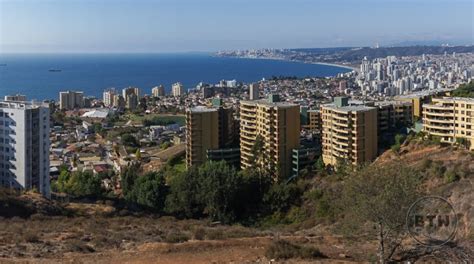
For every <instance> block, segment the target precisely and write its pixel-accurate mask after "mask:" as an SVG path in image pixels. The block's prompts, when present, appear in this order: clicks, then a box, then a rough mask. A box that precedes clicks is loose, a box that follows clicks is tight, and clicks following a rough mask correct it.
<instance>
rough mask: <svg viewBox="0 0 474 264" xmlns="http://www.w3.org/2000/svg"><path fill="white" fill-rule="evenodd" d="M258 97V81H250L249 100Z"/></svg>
mask: <svg viewBox="0 0 474 264" xmlns="http://www.w3.org/2000/svg"><path fill="white" fill-rule="evenodd" d="M258 99H260V89H259V84H258V83H251V84H250V85H249V100H252V101H253V100H258Z"/></svg>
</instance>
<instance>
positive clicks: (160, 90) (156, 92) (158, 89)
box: [151, 85, 165, 97]
mask: <svg viewBox="0 0 474 264" xmlns="http://www.w3.org/2000/svg"><path fill="white" fill-rule="evenodd" d="M151 94H152V95H153V97H160V96H165V87H164V86H163V85H160V86H155V87H153V88H152V89H151Z"/></svg>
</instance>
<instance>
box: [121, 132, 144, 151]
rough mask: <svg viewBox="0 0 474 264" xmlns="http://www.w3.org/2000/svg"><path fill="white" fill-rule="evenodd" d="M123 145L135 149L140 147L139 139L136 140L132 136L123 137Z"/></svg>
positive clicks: (124, 135)
mask: <svg viewBox="0 0 474 264" xmlns="http://www.w3.org/2000/svg"><path fill="white" fill-rule="evenodd" d="M122 144H124V145H125V146H128V147H134V148H138V147H139V146H140V143H139V142H138V140H137V138H135V137H134V136H132V135H131V134H123V135H122Z"/></svg>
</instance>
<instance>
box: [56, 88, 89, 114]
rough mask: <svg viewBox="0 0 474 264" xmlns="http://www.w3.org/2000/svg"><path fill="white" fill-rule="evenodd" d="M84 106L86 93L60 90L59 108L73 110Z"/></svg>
mask: <svg viewBox="0 0 474 264" xmlns="http://www.w3.org/2000/svg"><path fill="white" fill-rule="evenodd" d="M82 107H84V93H83V92H75V91H65V92H59V108H60V109H64V110H73V109H76V108H82Z"/></svg>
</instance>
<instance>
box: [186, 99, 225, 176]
mask: <svg viewBox="0 0 474 264" xmlns="http://www.w3.org/2000/svg"><path fill="white" fill-rule="evenodd" d="M218 128H219V118H218V112H217V109H213V108H206V107H196V108H191V109H188V110H187V111H186V167H187V168H190V167H192V166H194V165H201V164H203V163H205V162H206V153H207V150H208V149H218V148H219V135H218V134H219V129H218Z"/></svg>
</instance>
